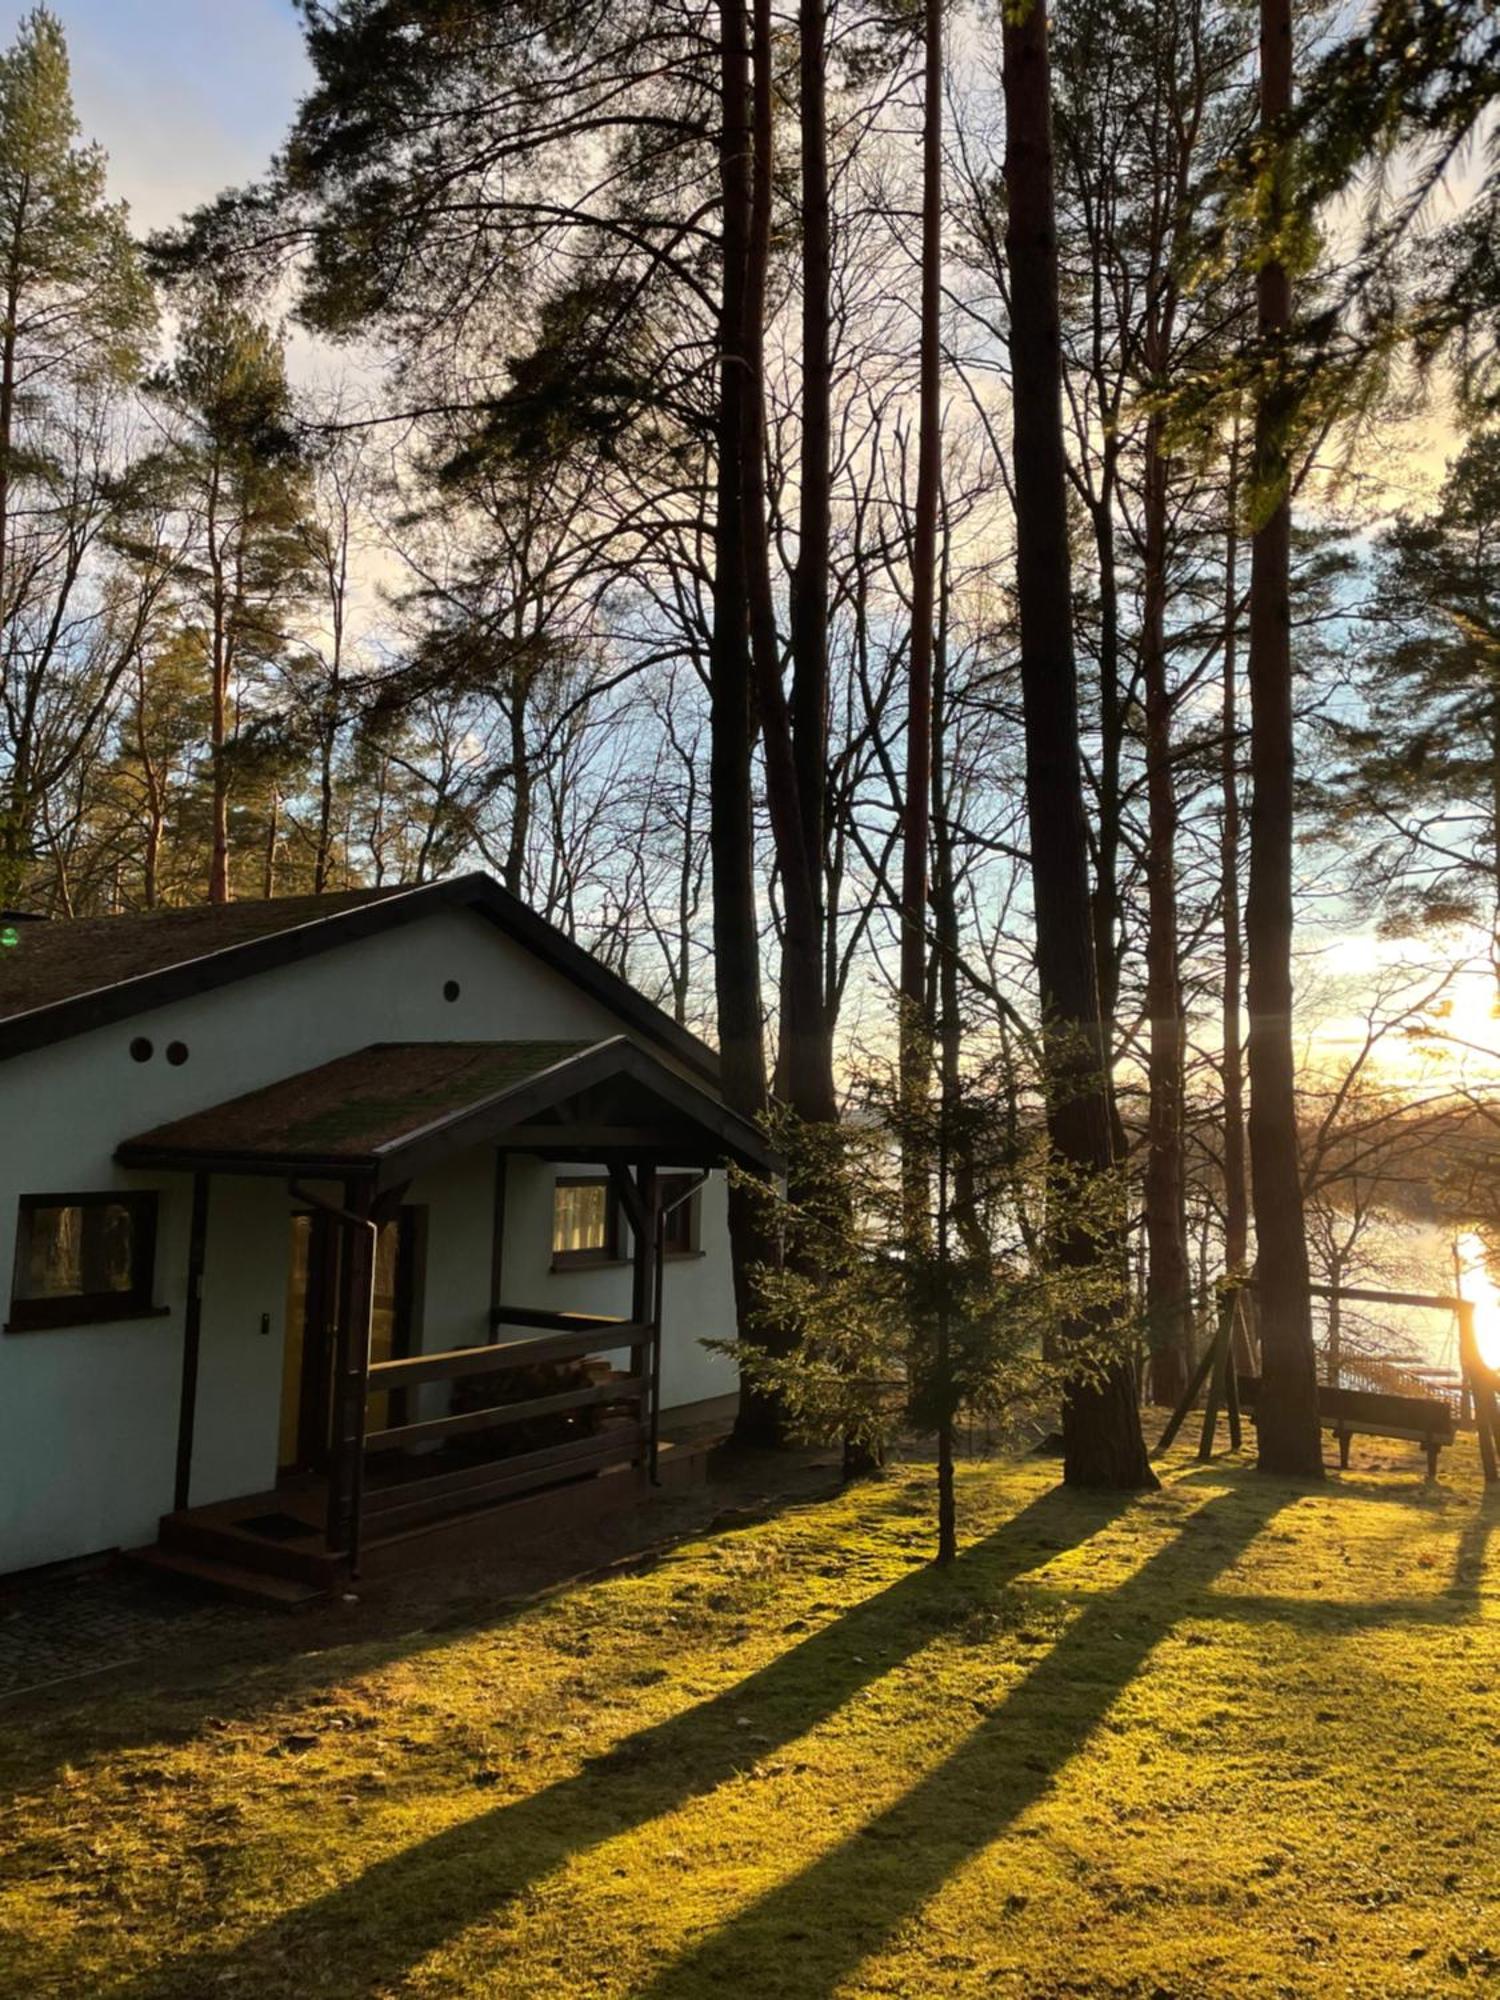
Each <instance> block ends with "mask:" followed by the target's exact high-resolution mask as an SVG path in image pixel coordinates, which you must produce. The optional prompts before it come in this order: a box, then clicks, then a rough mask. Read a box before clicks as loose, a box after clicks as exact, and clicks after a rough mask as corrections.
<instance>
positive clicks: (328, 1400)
mask: <svg viewBox="0 0 1500 2000" xmlns="http://www.w3.org/2000/svg"><path fill="white" fill-rule="evenodd" d="M298 1216H305V1217H306V1218H307V1222H308V1244H307V1289H306V1292H305V1294H304V1297H303V1303H302V1350H301V1352H302V1381H301V1386H300V1389H299V1392H298V1400H297V1457H296V1461H295V1463H294V1464H292V1465H285V1466H278V1467H277V1477H278V1478H279V1479H294V1478H297V1477H299V1476H301V1475H304V1474H308V1473H313V1474H318V1473H326V1472H327V1470H328V1467H329V1462H330V1456H331V1431H332V1424H333V1361H334V1350H335V1347H336V1344H337V1331H338V1329H337V1325H336V1321H337V1317H338V1303H339V1269H340V1264H341V1260H342V1256H343V1253H344V1239H345V1235H346V1231H345V1229H344V1227H343V1225H342V1224H340V1223H339V1222H338V1221H336V1220H335V1218H334V1217H333V1216H331V1215H329V1214H327V1213H326V1212H325V1211H323V1210H321V1209H317V1208H311V1207H306V1206H299V1207H297V1208H294V1209H293V1210H292V1219H293V1220H295V1218H297V1217H298ZM393 1220H394V1222H395V1224H396V1228H397V1230H398V1232H399V1233H398V1237H397V1243H396V1308H395V1326H394V1328H393V1330H392V1341H391V1352H392V1355H393V1356H405V1355H407V1354H409V1353H410V1352H411V1343H412V1337H413V1335H414V1333H415V1330H416V1299H417V1287H418V1285H419V1283H420V1281H421V1270H422V1263H423V1256H422V1214H421V1209H420V1206H419V1205H412V1204H403V1205H402V1207H401V1208H399V1209H398V1210H397V1212H396V1215H395V1216H394V1218H393ZM284 1354H285V1347H284V1346H283V1355H284ZM282 1365H283V1366H285V1360H283V1364H282ZM393 1407H394V1406H393Z"/></svg>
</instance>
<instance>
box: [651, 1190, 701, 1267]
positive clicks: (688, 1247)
mask: <svg viewBox="0 0 1500 2000" xmlns="http://www.w3.org/2000/svg"><path fill="white" fill-rule="evenodd" d="M690 1188H691V1189H692V1192H691V1193H690V1194H689V1193H688V1190H689V1189H690ZM700 1192H701V1187H700V1183H699V1180H698V1176H697V1175H696V1174H664V1175H663V1176H662V1183H661V1200H662V1208H663V1210H664V1211H665V1212H664V1214H663V1217H662V1250H663V1253H664V1254H665V1255H666V1256H668V1257H696V1256H697V1255H698V1252H699V1250H700V1248H701V1247H702V1246H701V1244H700V1242H699V1238H698V1207H699V1195H700ZM684 1197H685V1199H684Z"/></svg>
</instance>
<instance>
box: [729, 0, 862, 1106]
mask: <svg viewBox="0 0 1500 2000" xmlns="http://www.w3.org/2000/svg"><path fill="white" fill-rule="evenodd" d="M751 21H752V36H753V39H752V52H751V53H752V62H751V165H750V209H749V229H748V233H747V239H746V259H745V286H744V328H743V336H742V340H741V352H742V354H743V356H744V369H743V378H744V379H743V388H742V396H741V403H740V414H741V421H742V427H743V428H742V440H741V449H740V474H741V480H742V482H743V500H742V503H741V524H742V529H743V534H744V539H745V573H746V583H747V587H748V599H747V601H748V605H749V614H750V654H751V663H752V668H753V671H754V685H755V706H756V719H757V720H758V722H759V725H760V734H761V741H762V754H763V757H764V762H765V779H766V808H767V812H768V814H769V817H770V821H771V835H772V839H773V840H774V842H775V846H776V859H777V864H778V866H779V869H780V873H781V894H782V905H783V910H782V977H781V994H782V1021H781V1046H782V1062H781V1068H782V1081H783V1084H784V1087H785V1090H786V1095H787V1100H788V1102H789V1103H790V1104H791V1106H792V1108H793V1110H795V1111H796V1112H797V1113H798V1115H799V1116H800V1117H802V1118H805V1119H808V1120H809V1121H811V1122H813V1123H820V1124H829V1123H832V1122H833V1120H834V1119H835V1118H836V1117H837V1115H838V1107H837V1101H836V1098H835V1094H834V1087H833V1052H832V1045H831V1042H830V1040H829V1036H828V1028H827V1015H826V1010H825V1008H824V1004H823V948H822V930H821V926H820V924H819V922H818V917H817V908H818V900H819V897H818V877H819V873H820V862H821V857H820V855H819V854H817V853H816V852H815V851H814V850H813V848H812V847H811V846H810V844H809V841H808V836H807V829H806V827H805V826H804V824H803V819H802V808H801V784H800V779H799V773H798V765H797V757H796V752H795V749H794V746H793V742H792V723H791V714H790V711H789V709H788V706H787V700H786V694H785V690H784V689H783V686H782V678H781V648H780V643H779V641H778V638H777V632H776V606H775V597H774V593H773V589H772V584H771V550H770V531H769V526H768V522H767V510H766V421H765V315H766V281H767V270H768V266H769V260H770V248H771V205H772V199H773V176H772V167H773V159H772V147H773V143H774V132H775V120H774V92H775V77H774V73H773V63H774V47H773V40H772V29H771V7H770V0H753V6H752V10H751ZM820 817H821V814H820Z"/></svg>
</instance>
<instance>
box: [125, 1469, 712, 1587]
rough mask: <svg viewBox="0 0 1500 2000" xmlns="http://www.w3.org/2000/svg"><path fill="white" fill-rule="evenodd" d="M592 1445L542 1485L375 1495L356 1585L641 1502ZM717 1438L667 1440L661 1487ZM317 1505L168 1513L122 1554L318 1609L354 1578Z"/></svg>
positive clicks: (669, 1485) (210, 1583)
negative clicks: (153, 1534)
mask: <svg viewBox="0 0 1500 2000" xmlns="http://www.w3.org/2000/svg"><path fill="white" fill-rule="evenodd" d="M590 1442H594V1443H595V1446H596V1449H595V1453H594V1454H593V1455H592V1462H591V1455H590V1454H589V1453H585V1452H580V1453H579V1455H578V1461H577V1463H576V1465H575V1466H573V1467H572V1468H571V1470H572V1476H571V1477H567V1478H565V1479H564V1480H562V1481H560V1482H559V1483H557V1484H554V1485H549V1486H543V1487H541V1488H537V1487H535V1486H534V1485H532V1486H531V1487H530V1488H529V1490H525V1491H520V1492H518V1491H516V1482H518V1481H519V1482H521V1483H523V1484H524V1483H525V1473H524V1472H523V1471H521V1470H519V1469H518V1461H516V1460H511V1461H509V1462H508V1464H502V1465H500V1466H497V1468H496V1469H495V1474H494V1476H493V1477H491V1478H488V1479H485V1480H482V1481H479V1482H477V1483H470V1482H468V1481H465V1482H463V1483H459V1484H456V1485H455V1486H454V1487H453V1488H452V1489H450V1490H448V1491H444V1492H438V1493H434V1492H433V1491H431V1487H432V1486H433V1485H435V1484H438V1483H439V1482H435V1481H421V1482H418V1483H416V1484H414V1485H413V1486H410V1487H403V1486H401V1485H396V1486H392V1487H389V1488H386V1489H383V1490H380V1491H379V1493H378V1495H372V1496H371V1499H372V1501H374V1503H375V1504H373V1505H372V1506H370V1508H369V1510H368V1512H367V1514H366V1534H365V1540H364V1544H363V1548H362V1550H361V1555H360V1579H361V1581H365V1580H369V1581H378V1580H380V1579H382V1578H384V1577H388V1576H392V1575H396V1574H398V1573H400V1572H402V1571H407V1570H412V1569H416V1568H422V1567H430V1566H431V1565H432V1564H433V1563H440V1562H442V1561H444V1560H445V1559H447V1560H465V1559H479V1558H482V1557H483V1556H484V1555H485V1554H486V1553H488V1552H493V1551H495V1550H497V1549H501V1550H503V1549H504V1548H506V1547H507V1546H511V1547H513V1546H515V1544H516V1542H517V1541H518V1540H519V1539H521V1538H524V1537H531V1536H539V1535H544V1534H547V1533H550V1532H553V1531H555V1530H557V1529H563V1528H577V1527H581V1526H583V1525H585V1524H586V1523H587V1522H588V1521H589V1520H591V1519H598V1518H599V1517H600V1516H602V1515H605V1514H610V1513H617V1512H620V1511H621V1510H622V1509H625V1508H629V1507H632V1506H634V1505H636V1504H638V1502H640V1501H642V1500H645V1499H647V1498H649V1496H650V1494H651V1492H652V1490H653V1489H652V1488H651V1487H649V1486H648V1485H646V1484H645V1482H644V1479H643V1476H642V1474H641V1472H640V1469H639V1468H637V1467H632V1466H622V1465H618V1464H616V1465H613V1466H602V1465H601V1461H602V1460H603V1459H605V1458H607V1457H608V1456H609V1454H608V1452H607V1451H601V1450H599V1449H598V1444H597V1441H590ZM716 1442H717V1439H716V1438H713V1437H708V1436H705V1437H694V1438H684V1439H680V1440H679V1439H663V1440H662V1443H661V1447H660V1455H659V1464H658V1470H659V1476H660V1482H661V1485H662V1487H663V1488H665V1489H668V1490H679V1491H680V1490H681V1489H682V1488H684V1487H688V1486H694V1485H701V1484H702V1483H703V1481H704V1479H705V1478H706V1477H707V1463H708V1455H709V1452H710V1451H711V1450H712V1449H713V1446H714V1444H715V1443H716ZM382 1502H383V1503H385V1504H381V1503H382ZM324 1504H325V1494H324V1489H323V1488H322V1486H321V1485H320V1484H314V1485H309V1486H308V1487H305V1488H302V1489H294V1490H291V1491H286V1490H283V1491H281V1492H277V1493H260V1494H253V1495H250V1496H247V1497H246V1498H244V1499H240V1500H229V1501H219V1502H217V1503H215V1504H214V1505H211V1506H207V1507H190V1508H186V1509H183V1510H181V1511H179V1512H177V1513H172V1514H164V1515H163V1516H162V1519H161V1523H160V1527H159V1530H158V1537H157V1540H156V1541H155V1542H154V1543H152V1544H151V1546H150V1547H149V1548H143V1549H132V1550H130V1551H129V1552H128V1559H129V1560H130V1561H131V1562H132V1563H134V1564H136V1565H137V1566H138V1567H140V1568H142V1569H144V1570H146V1571H148V1572H149V1573H150V1574H151V1575H153V1576H155V1577H158V1578H159V1579H161V1580H162V1581H163V1582H166V1583H170V1584H175V1585H179V1586H181V1587H183V1588H186V1589H192V1590H196V1591H199V1592H208V1593H211V1594H212V1595H214V1596H218V1597H223V1598H227V1599H230V1600H232V1601H233V1602H236V1603H240V1604H251V1605H258V1606H261V1607H265V1608H271V1609H276V1610H282V1611H296V1610H300V1609H302V1608H303V1607H304V1606H307V1605H311V1604H318V1603H326V1602H327V1601H328V1600H329V1599H330V1598H332V1597H335V1596H337V1595H338V1594H339V1592H340V1591H342V1590H344V1589H346V1588H347V1587H348V1585H349V1581H350V1578H349V1569H348V1564H347V1562H346V1560H345V1558H344V1557H342V1556H339V1555H335V1554H334V1553H332V1552H331V1551H330V1550H329V1548H328V1547H327V1544H326V1542H325V1540H324V1535H323V1508H324Z"/></svg>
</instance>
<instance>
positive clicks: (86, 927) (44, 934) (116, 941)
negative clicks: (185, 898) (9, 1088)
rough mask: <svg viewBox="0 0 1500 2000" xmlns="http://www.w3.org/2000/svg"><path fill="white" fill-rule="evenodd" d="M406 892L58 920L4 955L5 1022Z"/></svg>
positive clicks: (1, 1012)
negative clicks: (14, 1017)
mask: <svg viewBox="0 0 1500 2000" xmlns="http://www.w3.org/2000/svg"><path fill="white" fill-rule="evenodd" d="M401 893H402V891H401V890H400V889H351V890H349V891H347V892H346V893H345V894H343V895H335V896H278V897H276V898H275V899H274V900H272V901H270V902H256V903H218V904H210V903H205V904H203V905H202V906H201V908H197V909H191V910H142V911H139V912H137V913H136V914H134V915H131V916H121V917H73V918H56V919H52V920H49V921H48V922H46V923H21V924H17V925H16V926H15V928H16V932H17V934H18V937H19V942H18V943H17V944H14V945H12V946H11V947H10V949H9V950H8V951H0V1020H7V1019H9V1018H10V1017H11V1016H13V1015H16V1014H27V1013H30V1012H31V1010H32V1009H33V1008H36V1007H51V1006H55V1005H56V1004H57V1002H58V1001H60V1000H73V999H76V998H77V997H78V996H79V995H80V994H83V993H97V992H98V991H99V990H100V988H101V987H108V986H118V985H119V984H120V983H121V982H122V981H123V980H127V979H139V978H141V977H142V976H143V975H144V974H146V973H151V972H161V971H163V970H164V969H165V968H166V967H168V966H174V965H183V964H185V963H186V962H187V961H189V960H191V959H198V958H206V957H208V956H210V955H211V954H212V953H214V952H220V951H227V950H229V949H230V948H231V947H232V946H234V945H244V944H251V943H253V942H255V941H256V940H257V939H259V938H267V937H274V936H276V935H278V934H279V933H281V932H283V931H290V930H295V929H296V928H297V926H298V925H300V924H308V923H314V922H319V921H321V920H322V919H324V918H326V917H333V916H338V915H339V914H340V913H341V912H342V911H345V910H358V909H363V908H365V907H366V906H367V905H369V904H372V903H380V902H387V901H389V900H390V898H391V897H392V896H398V895H400V894H401Z"/></svg>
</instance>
